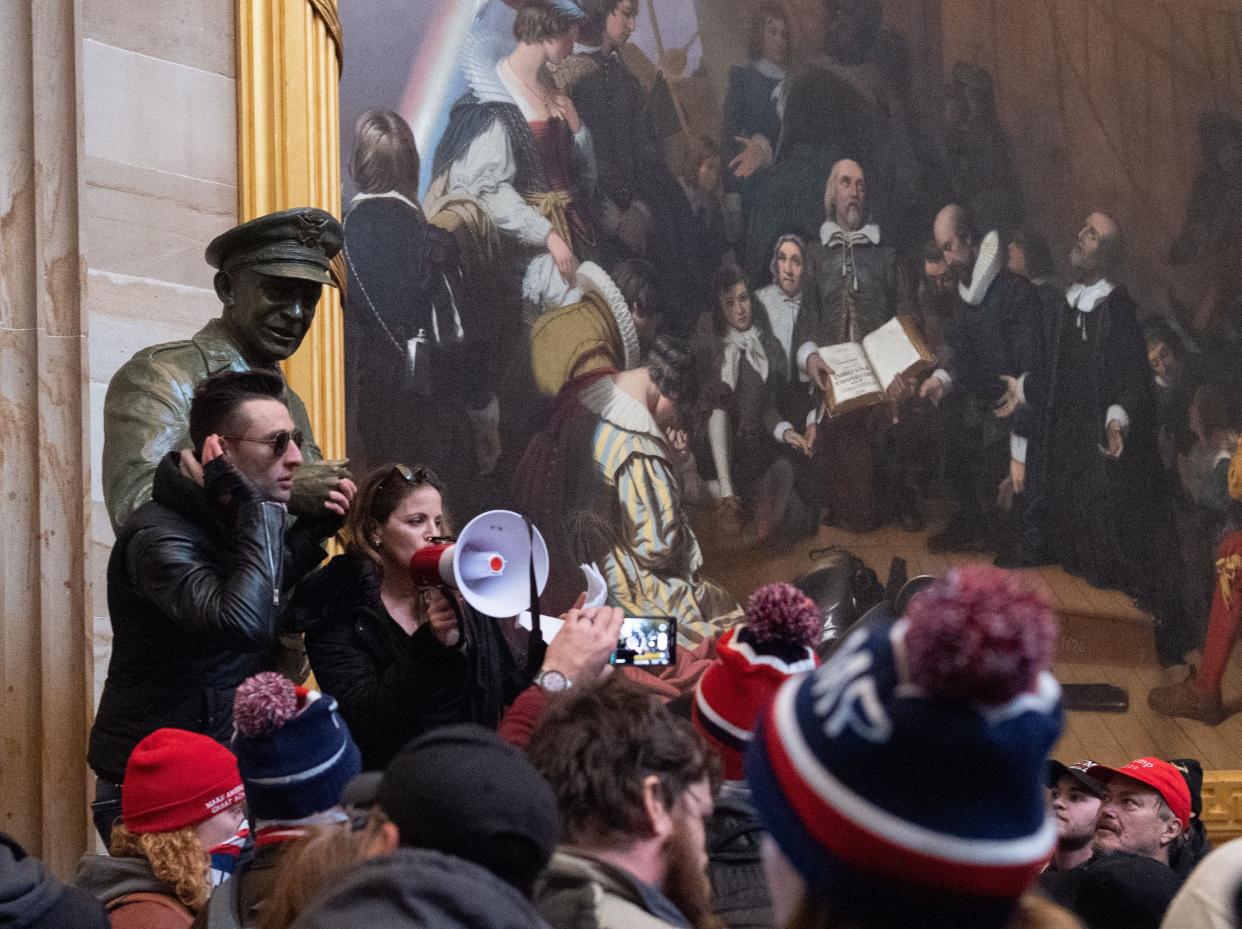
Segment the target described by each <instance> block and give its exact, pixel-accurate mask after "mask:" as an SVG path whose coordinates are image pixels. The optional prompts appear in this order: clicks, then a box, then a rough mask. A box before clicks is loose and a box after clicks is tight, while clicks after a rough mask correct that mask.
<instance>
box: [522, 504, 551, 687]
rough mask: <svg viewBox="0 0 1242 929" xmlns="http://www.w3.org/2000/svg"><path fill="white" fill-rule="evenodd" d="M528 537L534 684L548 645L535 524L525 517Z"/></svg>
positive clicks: (529, 655)
mask: <svg viewBox="0 0 1242 929" xmlns="http://www.w3.org/2000/svg"><path fill="white" fill-rule="evenodd" d="M522 519H523V520H525V522H526V536H527V538H528V539H529V541H530V559H529V561H528V564H529V566H530V638H529V639H528V640H527V642H526V669H525V670H526V677H527V679H528V680H530V681H531V682H532V683H533V682H534V680H535V675H537V674H538V673H539V671H540V669H541V668H542V667H543V659H544V656H545V655H546V654H547V653H548V643H547V642H545V641H544V640H543V630H542V629H540V627H539V581H538V579H537V578H536V577H535V524H534V523H532V522H531V521H530V520H529V519H526V517H525V516H523V517H522Z"/></svg>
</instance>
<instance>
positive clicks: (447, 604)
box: [289, 464, 615, 770]
mask: <svg viewBox="0 0 1242 929" xmlns="http://www.w3.org/2000/svg"><path fill="white" fill-rule="evenodd" d="M451 531H452V527H451V525H450V523H449V518H448V515H447V513H446V511H445V501H444V496H443V484H442V483H441V482H440V479H439V478H438V477H437V476H436V475H435V473H434V472H433V471H432V470H431V469H429V468H412V467H410V466H408V465H404V464H394V465H386V466H384V467H382V468H379V469H378V470H376V471H375V472H373V473H372V474H371V475H370V476H368V477H367V479H366V480H365V481H363V482H362V485H361V487H360V488H359V490H358V493H357V495H356V496H355V498H354V501H353V505H352V506H351V507H350V511H349V517H348V519H347V522H346V524H345V529H344V536H345V553H344V554H342V555H338V556H337V557H335V558H333V559H332V560H331V561H330V562H328V564H327V565H325V566H324V567H323V568H321V569H319V570H318V571H317V572H315V573H314V574H312V575H310V576H309V577H307V578H306V579H305V580H303V581H302V582H301V583H300V584H299V585H298V587H297V591H296V593H295V595H294V599H293V602H292V603H291V604H290V608H289V609H290V622H291V624H292V626H293V627H294V628H295V629H297V630H298V631H301V632H304V633H305V634H306V651H307V655H308V656H309V658H310V663H311V669H312V670H313V671H314V672H315V678H316V680H317V682H318V684H319V687H320V689H321V690H323V692H324V693H328V694H331V695H332V696H333V697H335V698H336V700H337V702H338V703H339V704H340V707H341V715H342V716H344V718H345V721H346V723H347V724H348V725H349V729H350V733H351V734H352V735H353V737H354V741H355V742H357V744H358V747H359V749H360V750H361V751H362V761H363V766H364V768H365V769H367V770H374V769H378V768H383V767H384V766H385V765H387V763H388V761H389V759H390V758H391V757H392V756H393V755H394V754H396V752H397V751H398V750H399V749H400V748H401V747H402V746H404V745H405V744H406V743H407V742H408V741H409V740H410V739H412V738H414V737H415V736H417V735H420V734H421V733H423V732H425V731H427V730H428V729H431V728H434V727H436V726H441V725H448V724H451V723H459V722H476V723H480V724H482V725H485V726H488V727H489V728H495V727H496V725H497V723H498V722H499V720H500V717H501V714H502V713H503V711H504V709H505V707H506V706H507V705H508V704H509V703H511V702H512V701H513V698H514V697H515V696H516V695H517V693H518V692H519V691H520V690H521V689H522V688H523V687H525V686H526V684H527V682H528V675H526V674H524V673H523V670H522V669H521V668H520V667H519V665H518V662H517V661H515V660H514V657H513V654H512V652H511V651H510V649H509V646H508V643H507V642H506V640H505V637H504V633H503V630H502V626H501V624H500V623H498V622H497V621H496V620H495V619H493V618H490V617H488V616H484V615H483V614H482V613H480V612H479V611H478V610H476V609H474V607H472V606H471V605H470V604H469V603H467V602H466V601H465V600H464V599H463V598H462V597H460V596H459V595H458V593H457V592H456V591H455V590H449V589H447V588H446V587H442V586H438V585H428V586H422V585H419V584H416V583H415V581H414V578H413V577H412V575H411V572H410V562H411V559H412V558H413V556H414V553H415V552H417V551H419V550H421V549H423V548H426V547H427V546H432V545H435V544H436V543H437V542H439V541H440V538H441V537H443V536H446V535H448V534H449V533H450V532H451ZM613 635H614V639H613V641H614V642H615V632H614V633H613ZM560 638H561V637H560V636H558V637H557V640H559V639H560ZM575 641H576V640H575V638H574V637H573V636H569V637H566V640H565V642H563V643H561V645H560V647H559V648H557V649H555V650H554V649H552V648H550V649H549V653H548V657H547V658H546V659H545V667H547V666H549V664H550V663H551V662H552V660H553V657H554V653H555V652H564V651H565V650H566V649H568V648H573V647H575V646H574V642H575ZM554 645H555V642H554ZM609 648H611V646H609ZM576 660H577V656H564V657H563V658H562V659H561V663H562V664H566V665H570V664H574V666H575V667H576V666H577V664H575V662H576ZM606 660H607V657H606V653H605V656H604V658H603V661H606ZM577 663H578V664H580V663H581V662H577Z"/></svg>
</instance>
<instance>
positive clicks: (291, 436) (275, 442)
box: [220, 429, 303, 458]
mask: <svg viewBox="0 0 1242 929" xmlns="http://www.w3.org/2000/svg"><path fill="white" fill-rule="evenodd" d="M220 438H222V439H231V440H232V441H234V442H253V443H255V444H256V445H270V446H271V447H272V457H274V458H279V457H280V456H281V455H283V454H284V453H285V452H286V451H287V450H288V449H289V443H290V442H292V443H293V444H294V445H296V446H297V447H298V448H301V447H302V438H303V437H302V430H301V429H289V430H286V431H285V432H278V433H276V434H275V435H274V436H272V437H271V438H270V439H248V438H246V437H245V436H244V435H222V436H220Z"/></svg>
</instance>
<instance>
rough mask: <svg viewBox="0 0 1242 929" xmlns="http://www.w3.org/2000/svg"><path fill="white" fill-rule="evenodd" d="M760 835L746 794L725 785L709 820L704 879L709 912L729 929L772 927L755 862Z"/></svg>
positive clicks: (742, 787) (765, 887)
mask: <svg viewBox="0 0 1242 929" xmlns="http://www.w3.org/2000/svg"><path fill="white" fill-rule="evenodd" d="M762 835H763V826H762V825H760V823H759V820H758V819H757V818H756V817H755V810H754V807H753V806H752V805H751V801H750V788H749V787H748V786H747V785H746V784H745V783H739V782H736V781H726V782H725V784H724V785H723V786H722V787H721V788H720V794H719V796H718V797H717V798H716V808H715V810H714V811H713V812H712V815H711V818H710V819H708V820H707V858H708V865H707V873H708V876H709V877H710V878H711V881H712V912H713V913H715V914H716V915H717V916H719V917H720V918H721V919H723V920H724V921H725V924H726V925H727V926H728V927H729V929H769V927H771V926H772V902H771V900H770V899H769V898H768V885H767V883H766V882H765V881H764V877H763V862H762V860H761V859H760V856H759V839H760V838H761V837H762Z"/></svg>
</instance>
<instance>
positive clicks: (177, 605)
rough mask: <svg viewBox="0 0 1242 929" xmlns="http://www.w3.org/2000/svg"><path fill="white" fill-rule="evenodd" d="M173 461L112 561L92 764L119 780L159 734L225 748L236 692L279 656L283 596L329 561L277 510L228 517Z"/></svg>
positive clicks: (265, 507) (254, 506)
mask: <svg viewBox="0 0 1242 929" xmlns="http://www.w3.org/2000/svg"><path fill="white" fill-rule="evenodd" d="M178 463H179V453H178V452H170V453H169V454H168V455H167V456H166V457H165V458H164V459H163V460H162V461H161V462H160V465H159V467H158V469H157V470H156V473H155V482H154V486H153V497H152V499H151V500H150V501H149V502H147V503H145V504H143V505H142V506H141V507H139V508H138V509H137V510H136V511H134V513H133V514H132V515H131V516H130V517H129V519H127V520H126V521H125V524H124V525H123V526H122V527H121V530H120V532H119V533H118V534H117V540H116V544H115V545H114V546H113V549H112V556H111V557H110V558H109V560H108V611H109V613H110V614H111V620H112V659H111V661H110V662H109V663H108V677H107V680H106V681H105V682H104V689H103V697H102V698H101V700H100V702H99V712H98V714H96V716H95V725H94V726H93V727H92V729H91V736H90V750H89V753H88V755H87V760H88V761H89V763H90V766H91V768H92V769H94V771H95V773H96V774H98V775H99V776H100V777H103V778H106V779H107V780H110V781H113V782H115V783H120V782H121V779H122V777H123V776H124V773H125V763H126V761H127V760H128V759H129V754H130V752H131V751H132V750H133V748H134V746H135V745H136V744H137V743H138V742H139V741H141V740H142V739H143V738H144V737H146V736H147V735H149V734H150V733H151V732H154V731H155V730H156V729H159V728H162V727H166V726H167V727H173V728H177V729H187V730H189V731H191V732H201V733H203V734H205V735H209V736H211V737H212V738H214V739H217V740H218V741H220V742H225V741H227V739H228V738H229V737H230V735H231V734H232V729H233V692H234V691H235V690H236V689H237V685H238V684H240V683H241V682H242V681H243V680H245V679H246V678H247V677H249V676H250V675H252V674H254V673H256V672H257V671H260V670H262V669H263V668H264V667H265V666H266V665H267V661H268V660H269V659H270V658H271V657H272V653H273V651H274V646H275V644H276V639H277V635H278V633H279V632H280V629H279V619H280V613H281V609H282V606H283V592H284V591H285V590H287V589H288V588H289V587H291V586H292V585H293V583H294V582H296V581H297V580H298V579H299V578H300V577H302V576H303V575H304V574H306V573H307V572H308V571H310V570H311V569H312V568H314V566H315V565H316V564H318V563H319V562H320V561H322V560H323V557H324V554H325V553H324V550H323V548H322V547H321V546H320V544H319V540H318V539H315V538H312V537H311V536H310V535H309V533H308V532H307V531H306V530H305V529H299V528H298V527H297V526H294V527H293V528H292V529H289V530H288V531H286V530H285V510H284V508H283V507H281V506H280V505H278V504H275V503H267V502H261V503H246V504H242V505H240V506H238V507H237V511H236V513H235V514H234V516H233V518H232V520H231V521H230V520H229V519H227V518H226V516H225V513H224V510H223V509H221V508H220V507H219V506H218V505H217V504H216V503H215V502H214V501H213V500H212V499H211V498H210V497H209V496H208V494H207V492H206V491H204V490H203V488H202V487H200V486H199V485H198V484H196V483H194V482H193V481H191V480H189V479H188V478H186V477H185V476H184V475H182V474H181V472H180V470H179V467H178Z"/></svg>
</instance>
